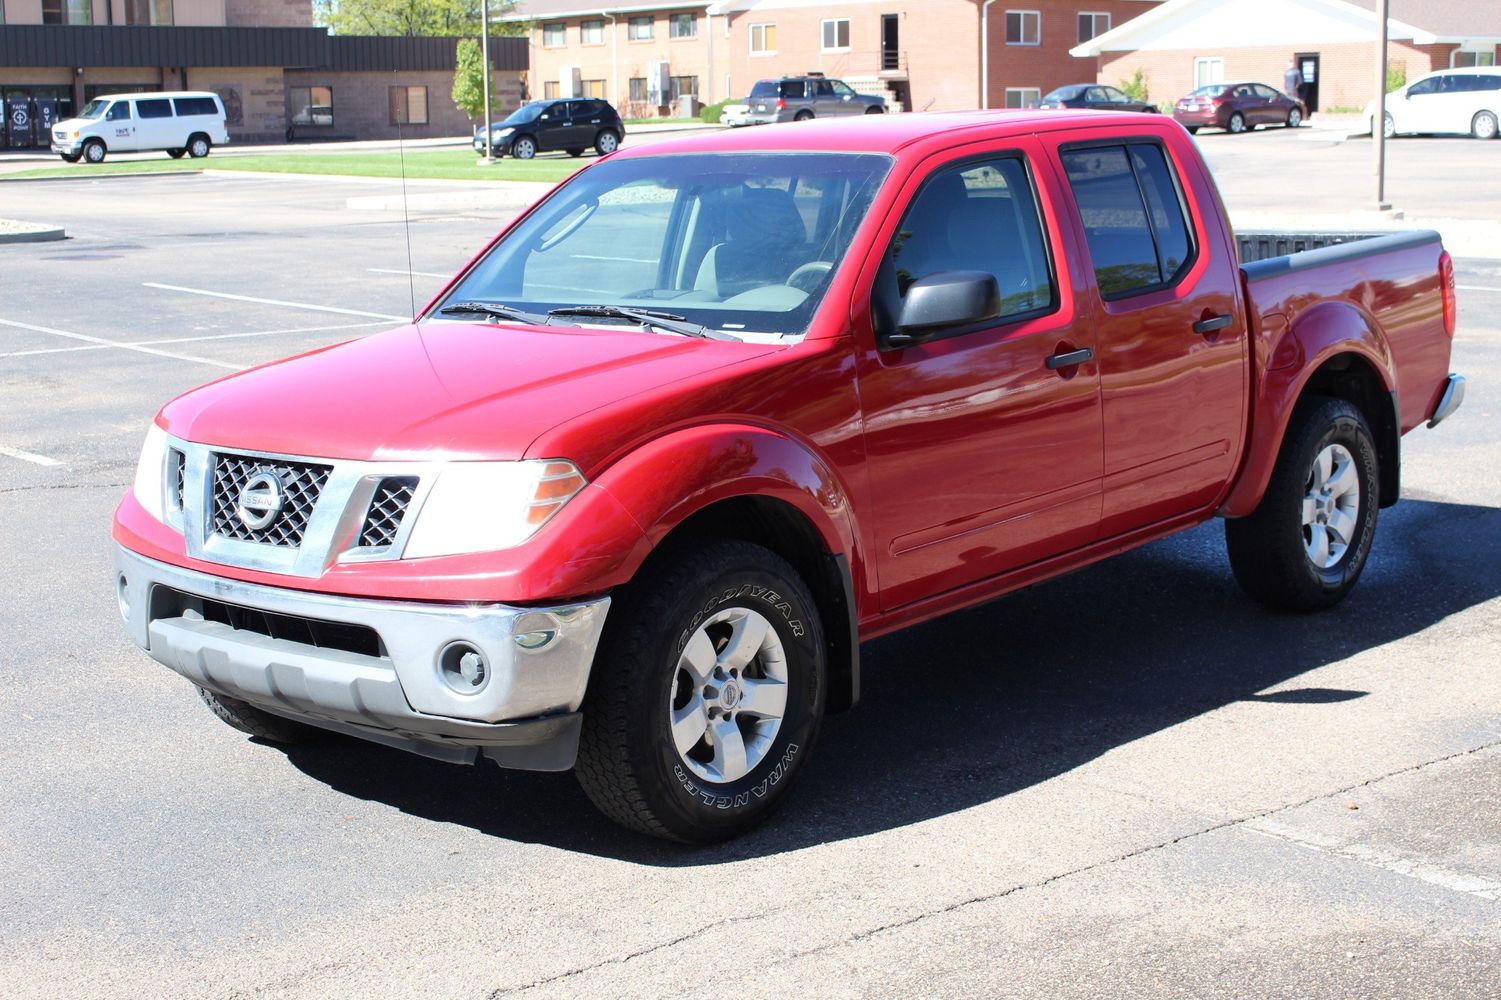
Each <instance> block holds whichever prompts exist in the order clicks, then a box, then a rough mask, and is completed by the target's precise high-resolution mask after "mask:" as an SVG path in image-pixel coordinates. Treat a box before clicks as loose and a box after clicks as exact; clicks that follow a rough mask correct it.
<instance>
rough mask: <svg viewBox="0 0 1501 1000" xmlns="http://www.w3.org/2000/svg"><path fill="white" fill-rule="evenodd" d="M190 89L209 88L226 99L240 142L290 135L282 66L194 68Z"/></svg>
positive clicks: (190, 72)
mask: <svg viewBox="0 0 1501 1000" xmlns="http://www.w3.org/2000/svg"><path fill="white" fill-rule="evenodd" d="M188 89H189V90H209V91H213V92H214V93H216V94H218V95H219V98H220V99H221V100H222V101H223V102H224V110H225V113H226V127H227V128H228V129H229V137H230V138H231V139H233V140H234V141H236V142H280V141H282V140H283V139H284V138H285V136H286V130H287V126H286V85H285V84H284V82H283V80H282V71H281V67H279V66H262V67H245V66H229V67H221V68H214V67H207V68H202V67H194V68H192V69H190V70H188Z"/></svg>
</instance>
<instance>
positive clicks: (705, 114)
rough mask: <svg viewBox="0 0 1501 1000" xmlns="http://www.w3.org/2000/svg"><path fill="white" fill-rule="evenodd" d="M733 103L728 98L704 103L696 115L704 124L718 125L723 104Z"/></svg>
mask: <svg viewBox="0 0 1501 1000" xmlns="http://www.w3.org/2000/svg"><path fill="white" fill-rule="evenodd" d="M734 103H735V102H734V101H733V100H730V101H720V102H719V103H718V104H705V105H704V106H703V108H702V109H701V110H700V111H699V113H698V117H699V119H700V120H702V121H703V123H704V124H705V125H718V124H719V118H720V116H721V115H723V114H724V109H725V105H727V104H734Z"/></svg>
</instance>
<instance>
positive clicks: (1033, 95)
mask: <svg viewBox="0 0 1501 1000" xmlns="http://www.w3.org/2000/svg"><path fill="white" fill-rule="evenodd" d="M1040 100H1042V91H1041V90H1039V89H1038V88H1037V87H1007V88H1006V107H1008V108H1030V107H1031V106H1032V102H1033V101H1040Z"/></svg>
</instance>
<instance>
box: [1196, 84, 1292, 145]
mask: <svg viewBox="0 0 1501 1000" xmlns="http://www.w3.org/2000/svg"><path fill="white" fill-rule="evenodd" d="M1173 117H1174V118H1176V119H1177V120H1178V121H1179V122H1181V123H1182V124H1183V127H1184V128H1186V129H1188V131H1189V132H1197V131H1198V130H1199V129H1201V128H1222V129H1224V130H1225V131H1226V132H1235V133H1240V132H1249V131H1250V130H1251V129H1254V128H1255V127H1256V126H1258V125H1286V126H1287V127H1288V128H1297V127H1298V126H1299V125H1302V124H1303V119H1305V118H1307V117H1308V106H1307V105H1306V104H1304V103H1303V102H1302V101H1300V100H1298V99H1297V98H1296V97H1290V96H1288V95H1287V94H1284V93H1283V92H1282V91H1280V90H1277V89H1275V88H1272V87H1268V86H1267V85H1266V84H1264V83H1249V82H1240V83H1211V84H1209V85H1208V86H1204V87H1199V88H1198V89H1196V90H1194V91H1193V92H1192V93H1190V94H1189V95H1188V96H1187V97H1180V98H1179V99H1178V102H1177V104H1175V105H1173Z"/></svg>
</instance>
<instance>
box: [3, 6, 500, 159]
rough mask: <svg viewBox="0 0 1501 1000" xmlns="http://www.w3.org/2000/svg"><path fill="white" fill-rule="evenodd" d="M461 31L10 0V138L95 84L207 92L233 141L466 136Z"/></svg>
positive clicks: (87, 96) (105, 89)
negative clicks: (365, 33)
mask: <svg viewBox="0 0 1501 1000" xmlns="http://www.w3.org/2000/svg"><path fill="white" fill-rule="evenodd" d="M456 43H457V39H453V38H361V37H345V36H330V35H329V34H328V32H327V31H326V30H325V29H323V28H316V27H313V12H312V2H311V0H0V100H3V101H4V105H5V108H4V110H5V117H4V119H3V125H0V148H11V149H15V148H31V147H38V146H46V145H47V142H48V140H47V134H48V127H49V126H50V124H51V123H52V122H54V121H58V120H61V119H63V118H66V117H68V116H69V115H71V114H72V113H73V112H74V111H75V110H77V109H79V108H82V107H83V105H84V104H85V103H87V102H88V101H90V100H92V99H93V98H94V97H96V96H98V95H99V94H108V93H117V92H137V91H156V90H210V91H214V92H215V93H217V94H219V96H220V98H221V99H222V100H223V101H224V106H225V111H226V114H227V118H228V121H227V125H228V128H229V134H230V136H231V138H232V139H234V141H236V142H265V141H275V142H281V141H284V140H285V139H288V138H292V139H310V140H311V139H320V138H354V139H375V138H387V137H393V138H394V137H395V136H396V135H397V133H398V130H399V131H400V134H402V135H405V136H410V137H414V138H416V137H422V136H446V135H463V134H467V133H468V132H469V131H470V123H469V119H468V117H467V116H466V115H465V114H464V113H463V112H462V111H460V110H459V109H458V108H456V107H455V106H454V103H453V98H452V90H453V68H454V51H455V46H456ZM490 52H491V60H492V63H493V65H494V67H495V69H496V70H497V73H496V83H497V90H498V92H497V94H496V101H495V103H496V105H497V106H498V107H499V108H501V109H505V108H508V107H515V106H516V104H517V103H518V102H519V100H520V91H521V79H522V76H523V75H524V72H525V69H526V55H527V52H526V44H525V42H524V41H522V40H520V39H511V38H495V39H492V44H491V47H490Z"/></svg>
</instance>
